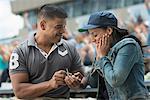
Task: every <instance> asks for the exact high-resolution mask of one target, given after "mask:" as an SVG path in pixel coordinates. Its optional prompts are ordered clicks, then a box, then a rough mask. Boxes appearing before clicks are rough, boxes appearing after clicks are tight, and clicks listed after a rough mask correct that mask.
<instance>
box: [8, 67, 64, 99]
mask: <svg viewBox="0 0 150 100" xmlns="http://www.w3.org/2000/svg"><path fill="white" fill-rule="evenodd" d="M28 77H29V76H28V74H27V73H16V74H10V78H11V81H12V85H13V90H14V93H15V95H16V96H17V97H18V98H35V97H39V96H41V95H43V94H44V93H46V92H48V91H50V90H52V89H55V88H57V87H58V86H59V85H64V84H65V83H64V77H65V71H63V70H60V71H57V72H55V74H54V75H53V77H52V79H51V80H49V81H45V82H41V83H37V84H32V83H29V78H28Z"/></svg>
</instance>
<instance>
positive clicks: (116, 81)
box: [97, 44, 138, 87]
mask: <svg viewBox="0 0 150 100" xmlns="http://www.w3.org/2000/svg"><path fill="white" fill-rule="evenodd" d="M137 60H138V51H137V47H136V45H135V44H127V45H124V46H123V47H122V48H120V50H119V51H118V53H117V56H116V58H115V62H114V64H112V63H111V61H110V60H109V59H108V58H107V57H102V58H101V59H100V60H99V61H98V62H97V63H98V65H99V67H100V69H101V71H102V73H103V75H104V77H105V79H106V81H107V82H108V83H109V84H110V85H111V86H112V87H118V86H120V85H121V84H123V83H124V82H125V80H126V79H127V77H128V75H129V73H130V72H131V69H132V67H133V66H134V64H135V63H136V61H137Z"/></svg>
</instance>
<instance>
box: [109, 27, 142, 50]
mask: <svg viewBox="0 0 150 100" xmlns="http://www.w3.org/2000/svg"><path fill="white" fill-rule="evenodd" d="M112 29H113V33H112V38H113V41H114V42H113V43H112V45H111V46H113V45H115V44H116V43H117V42H119V41H120V40H122V39H124V38H132V39H134V40H135V41H136V42H137V43H138V44H139V45H140V47H141V51H142V53H143V50H142V43H141V41H140V40H139V39H138V38H137V37H135V36H133V35H130V34H129V32H128V30H126V29H120V28H116V27H112Z"/></svg>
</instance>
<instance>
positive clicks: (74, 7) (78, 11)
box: [0, 0, 150, 96]
mask: <svg viewBox="0 0 150 100" xmlns="http://www.w3.org/2000/svg"><path fill="white" fill-rule="evenodd" d="M44 4H51V5H57V6H60V7H62V8H64V9H65V10H66V12H67V13H68V16H69V17H68V18H67V32H66V33H64V39H66V40H68V41H69V42H72V43H74V44H75V46H76V48H77V49H78V51H79V53H80V56H81V58H82V63H83V65H84V66H85V70H86V71H88V70H89V68H90V66H91V65H92V62H93V60H94V56H95V49H94V47H93V44H92V43H91V40H90V38H89V34H88V33H85V32H84V33H79V32H78V31H77V30H78V28H79V27H82V26H83V25H84V24H85V23H87V20H88V18H89V16H90V14H91V13H93V12H96V11H102V10H103V11H104V10H107V11H110V12H112V13H113V14H115V15H116V17H117V18H118V21H119V23H118V24H119V27H120V28H126V29H128V30H129V32H130V34H132V35H135V36H136V37H137V38H139V39H140V41H141V42H142V45H143V50H144V61H145V81H146V82H147V81H149V80H150V48H149V45H150V0H0V21H1V22H0V83H3V82H10V80H9V77H8V62H9V57H10V54H11V52H12V50H13V49H14V47H16V45H17V44H18V43H20V42H22V41H24V40H25V39H27V38H28V37H29V36H30V35H31V34H33V33H35V32H36V27H37V25H36V21H37V11H38V9H39V8H40V7H41V6H42V5H44ZM146 84H147V83H146ZM9 88H11V87H8V89H9ZM1 91H2V89H1V90H0V93H1ZM0 96H1V94H0Z"/></svg>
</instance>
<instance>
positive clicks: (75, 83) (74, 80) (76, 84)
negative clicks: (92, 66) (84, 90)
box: [65, 72, 83, 89]
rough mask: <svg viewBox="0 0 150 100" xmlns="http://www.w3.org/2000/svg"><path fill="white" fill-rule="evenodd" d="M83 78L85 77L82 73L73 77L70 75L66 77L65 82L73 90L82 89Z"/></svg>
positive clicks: (77, 73)
mask: <svg viewBox="0 0 150 100" xmlns="http://www.w3.org/2000/svg"><path fill="white" fill-rule="evenodd" d="M82 78H83V75H82V74H81V73H80V72H76V73H74V74H73V75H72V74H69V75H67V76H66V77H65V82H66V84H67V85H68V87H69V88H71V89H77V88H80V85H81V80H82Z"/></svg>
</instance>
